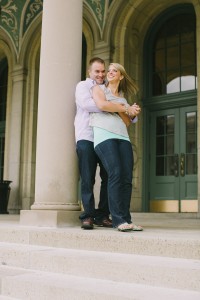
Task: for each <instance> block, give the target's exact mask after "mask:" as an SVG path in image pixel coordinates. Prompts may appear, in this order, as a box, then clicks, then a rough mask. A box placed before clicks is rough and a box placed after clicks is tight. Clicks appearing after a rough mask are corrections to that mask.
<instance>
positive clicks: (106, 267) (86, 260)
mask: <svg viewBox="0 0 200 300" xmlns="http://www.w3.org/2000/svg"><path fill="white" fill-rule="evenodd" d="M0 265H4V266H10V267H18V268H24V269H27V270H38V271H45V272H52V273H63V274H70V275H74V276H75V275H77V274H79V276H81V277H88V278H89V277H92V278H97V279H107V280H113V281H118V282H120V281H121V280H122V281H123V280H125V281H126V282H127V283H139V284H147V285H152V286H160V287H168V288H178V289H188V290H198V291H200V260H193V259H183V258H170V257H158V256H147V255H136V254H124V253H110V252H101V251H88V250H77V249H64V248H54V247H45V246H31V245H21V244H9V243H0ZM127 274H128V276H127Z"/></svg>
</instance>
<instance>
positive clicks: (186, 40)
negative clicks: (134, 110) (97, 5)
mask: <svg viewBox="0 0 200 300" xmlns="http://www.w3.org/2000/svg"><path fill="white" fill-rule="evenodd" d="M147 44H148V47H147ZM145 49H146V50H145V51H146V54H145V64H144V65H145V66H146V68H145V70H144V72H145V98H144V110H145V135H146V137H147V138H146V143H145V149H144V153H145V157H146V161H145V164H144V165H145V170H144V174H145V175H144V176H145V182H146V188H145V191H146V192H145V194H144V197H145V200H146V202H145V203H146V210H149V211H151V212H196V211H197V204H198V202H197V107H196V103H197V101H196V99H197V92H196V91H197V75H196V74H197V72H196V20H195V13H194V9H193V7H192V6H191V5H181V6H175V7H172V8H171V9H170V10H168V11H167V12H165V13H164V14H162V15H161V16H159V18H157V20H156V21H155V22H154V24H153V25H152V27H151V29H150V31H149V34H148V36H147V39H146V42H145Z"/></svg>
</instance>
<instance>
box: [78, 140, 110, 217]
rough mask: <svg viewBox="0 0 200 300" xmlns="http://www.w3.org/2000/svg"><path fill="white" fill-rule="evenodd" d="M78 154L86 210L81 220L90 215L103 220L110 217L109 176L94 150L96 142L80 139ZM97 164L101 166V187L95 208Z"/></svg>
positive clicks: (82, 194)
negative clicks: (94, 190) (94, 191)
mask: <svg viewBox="0 0 200 300" xmlns="http://www.w3.org/2000/svg"><path fill="white" fill-rule="evenodd" d="M76 152H77V155H78V164H79V171H80V175H81V197H82V203H83V208H84V212H82V213H81V215H80V217H79V218H80V220H83V219H86V218H88V217H91V218H95V219H96V220H98V221H102V220H103V219H104V218H108V217H109V214H110V212H109V208H108V194H107V182H108V176H107V172H106V170H105V169H104V167H103V165H102V163H101V161H100V159H99V158H98V156H97V155H96V153H95V151H94V143H93V142H90V141H87V140H80V141H78V142H77V144H76ZM97 164H99V166H100V177H101V187H100V195H99V203H98V209H95V200H94V193H93V189H94V184H95V175H96V169H97Z"/></svg>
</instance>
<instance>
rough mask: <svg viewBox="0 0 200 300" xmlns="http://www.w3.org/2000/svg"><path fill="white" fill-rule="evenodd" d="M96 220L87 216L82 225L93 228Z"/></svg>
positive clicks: (84, 227)
mask: <svg viewBox="0 0 200 300" xmlns="http://www.w3.org/2000/svg"><path fill="white" fill-rule="evenodd" d="M93 223H94V221H93V219H92V218H87V219H84V220H82V226H81V228H83V229H93V228H94V225H93Z"/></svg>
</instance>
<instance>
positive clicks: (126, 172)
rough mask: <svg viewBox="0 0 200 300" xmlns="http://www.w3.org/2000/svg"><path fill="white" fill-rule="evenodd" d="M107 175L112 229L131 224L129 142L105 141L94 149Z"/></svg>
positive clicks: (130, 154) (131, 168)
mask: <svg viewBox="0 0 200 300" xmlns="http://www.w3.org/2000/svg"><path fill="white" fill-rule="evenodd" d="M95 151H96V153H97V155H98V156H99V158H100V159H101V161H102V163H103V165H104V167H105V169H106V171H107V173H108V202H109V209H110V213H111V216H112V222H113V227H117V226H119V225H120V224H123V223H125V222H127V223H131V215H130V201H131V193H132V176H133V163H134V161H133V151H132V146H131V143H130V142H129V141H125V140H120V139H110V140H106V141H104V142H102V143H100V144H98V145H97V146H96V147H95Z"/></svg>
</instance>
